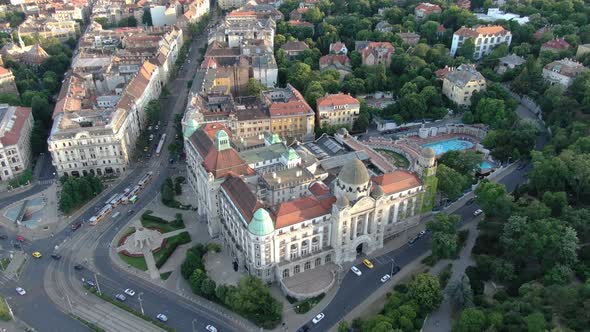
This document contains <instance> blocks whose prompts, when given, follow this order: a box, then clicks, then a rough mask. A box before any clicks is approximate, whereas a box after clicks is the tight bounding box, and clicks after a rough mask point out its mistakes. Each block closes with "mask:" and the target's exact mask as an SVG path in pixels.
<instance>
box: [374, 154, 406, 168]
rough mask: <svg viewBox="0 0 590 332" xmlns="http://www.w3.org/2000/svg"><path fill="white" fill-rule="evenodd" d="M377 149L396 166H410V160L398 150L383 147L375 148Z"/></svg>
mask: <svg viewBox="0 0 590 332" xmlns="http://www.w3.org/2000/svg"><path fill="white" fill-rule="evenodd" d="M375 151H377V152H379V153H380V154H382V155H384V156H385V157H386V158H387V159H388V160H389V161H390V162H391V163H392V164H393V165H395V166H396V167H399V168H404V169H408V168H409V167H410V161H409V160H408V159H406V157H404V156H402V155H401V154H399V153H397V152H393V151H389V150H383V149H375Z"/></svg>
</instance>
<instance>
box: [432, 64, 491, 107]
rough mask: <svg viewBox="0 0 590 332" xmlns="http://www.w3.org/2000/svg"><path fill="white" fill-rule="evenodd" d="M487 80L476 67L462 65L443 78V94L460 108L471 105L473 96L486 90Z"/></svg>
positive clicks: (452, 69)
mask: <svg viewBox="0 0 590 332" xmlns="http://www.w3.org/2000/svg"><path fill="white" fill-rule="evenodd" d="M486 87H487V84H486V79H485V78H484V77H483V75H482V74H481V73H480V72H478V71H477V70H476V69H475V66H474V65H466V64H463V65H460V66H459V67H457V68H451V69H450V71H449V72H448V73H447V74H446V75H444V77H443V87H442V92H443V94H444V95H445V96H447V97H448V98H449V99H450V100H451V101H453V102H454V103H456V104H457V105H460V106H469V105H471V96H473V94H474V93H476V92H478V91H481V90H485V89H486Z"/></svg>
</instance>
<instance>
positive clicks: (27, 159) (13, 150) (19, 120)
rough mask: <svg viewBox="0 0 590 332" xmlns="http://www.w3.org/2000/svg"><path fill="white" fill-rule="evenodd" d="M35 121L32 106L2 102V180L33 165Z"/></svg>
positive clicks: (0, 172)
mask: <svg viewBox="0 0 590 332" xmlns="http://www.w3.org/2000/svg"><path fill="white" fill-rule="evenodd" d="M33 122H34V119H33V112H32V110H31V108H30V107H17V106H9V105H7V104H0V181H5V180H9V179H12V178H13V177H15V176H17V175H18V174H19V173H21V172H23V171H24V170H26V169H27V168H29V167H31V131H32V130H33Z"/></svg>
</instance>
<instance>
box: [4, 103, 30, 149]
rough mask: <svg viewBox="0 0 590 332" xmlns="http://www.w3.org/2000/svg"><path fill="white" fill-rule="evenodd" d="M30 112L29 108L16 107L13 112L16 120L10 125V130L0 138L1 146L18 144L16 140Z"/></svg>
mask: <svg viewBox="0 0 590 332" xmlns="http://www.w3.org/2000/svg"><path fill="white" fill-rule="evenodd" d="M31 112H32V110H31V108H30V107H16V110H15V111H14V115H15V116H16V118H15V119H14V123H13V124H12V128H11V129H10V130H9V131H6V132H4V136H2V137H0V142H1V143H2V145H4V146H8V145H14V144H17V143H18V140H19V138H20V137H21V130H22V129H23V126H24V124H25V122H26V121H27V119H28V118H29V116H30V114H31ZM5 116H6V115H5Z"/></svg>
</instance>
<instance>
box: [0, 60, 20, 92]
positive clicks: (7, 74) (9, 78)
mask: <svg viewBox="0 0 590 332" xmlns="http://www.w3.org/2000/svg"><path fill="white" fill-rule="evenodd" d="M0 93H10V94H15V95H18V89H17V88H16V83H15V81H14V75H12V71H11V70H10V69H6V68H4V67H1V66H0Z"/></svg>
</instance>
